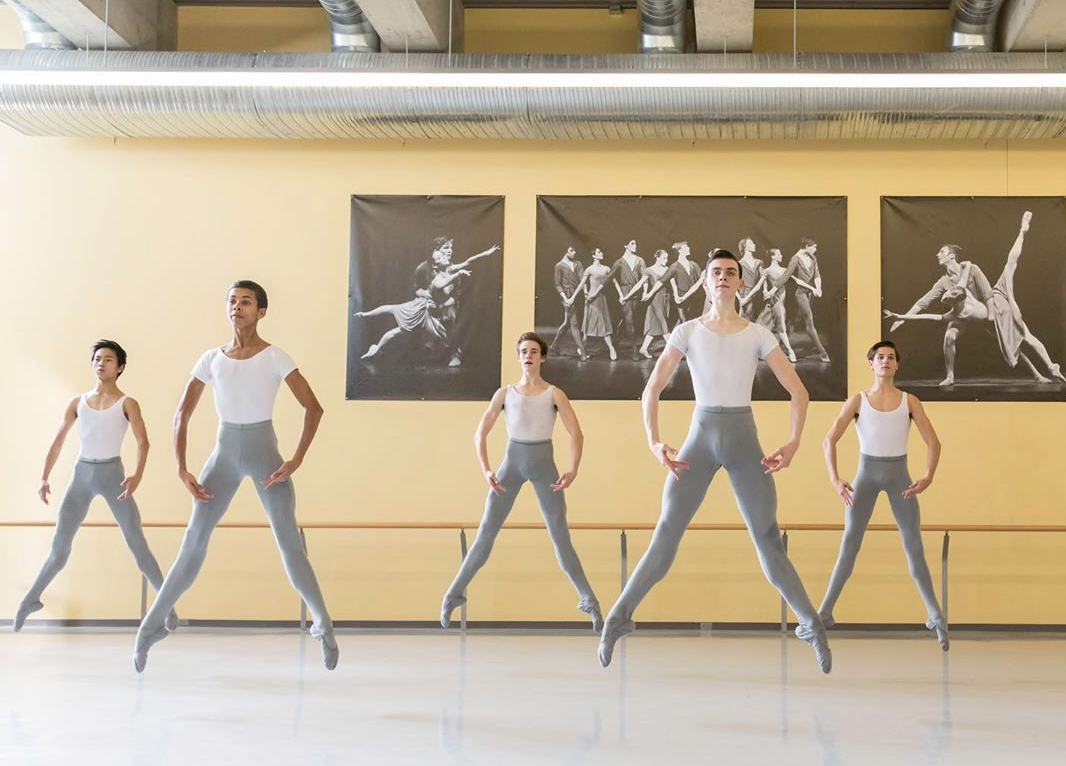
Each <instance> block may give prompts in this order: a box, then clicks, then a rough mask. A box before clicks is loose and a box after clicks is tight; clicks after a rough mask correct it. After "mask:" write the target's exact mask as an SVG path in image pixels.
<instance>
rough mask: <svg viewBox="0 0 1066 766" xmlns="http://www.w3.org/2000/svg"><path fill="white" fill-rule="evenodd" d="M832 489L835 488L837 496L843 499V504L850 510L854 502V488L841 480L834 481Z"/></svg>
mask: <svg viewBox="0 0 1066 766" xmlns="http://www.w3.org/2000/svg"><path fill="white" fill-rule="evenodd" d="M833 487H835V488H836V491H837V494H838V495H840V497H841V498H843V500H844V504H845V505H846V506H848V508H850V507H851V506H852V504H853V502H854V500H853V499H852V495H853V494H854V493H855V488H854V487H853V486H851V485H850V484H848V483H847V482H846V481H844V480H843V479H835V480H834V481H833Z"/></svg>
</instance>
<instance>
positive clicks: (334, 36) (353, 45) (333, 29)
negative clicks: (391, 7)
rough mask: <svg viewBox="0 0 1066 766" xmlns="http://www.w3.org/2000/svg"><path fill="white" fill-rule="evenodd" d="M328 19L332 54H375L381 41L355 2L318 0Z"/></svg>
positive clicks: (352, 0)
mask: <svg viewBox="0 0 1066 766" xmlns="http://www.w3.org/2000/svg"><path fill="white" fill-rule="evenodd" d="M319 2H320V3H321V4H322V7H323V8H324V9H325V10H326V15H327V16H328V17H329V35H330V43H331V46H332V50H333V52H334V53H340V52H345V53H377V52H379V51H380V50H381V40H380V39H379V38H378V33H377V32H375V31H374V27H373V26H371V24H370V21H368V20H367V18H366V14H365V13H363V10H362V9H361V8H360V7H359V3H357V2H356V1H355V0H319Z"/></svg>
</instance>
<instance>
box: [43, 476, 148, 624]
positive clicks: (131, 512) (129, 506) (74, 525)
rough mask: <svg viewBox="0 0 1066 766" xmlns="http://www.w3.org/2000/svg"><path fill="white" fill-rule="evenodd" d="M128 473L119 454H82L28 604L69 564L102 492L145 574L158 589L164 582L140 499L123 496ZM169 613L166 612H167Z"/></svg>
mask: <svg viewBox="0 0 1066 766" xmlns="http://www.w3.org/2000/svg"><path fill="white" fill-rule="evenodd" d="M125 477H126V474H125V471H124V470H123V468H122V459H121V458H118V457H113V458H109V459H107V460H86V459H85V458H79V459H78V462H77V463H75V464H74V475H73V476H71V478H70V484H69V486H67V491H66V492H64V493H63V499H62V500H61V501H60V503H59V511H58V512H57V513H56V532H55V536H54V537H53V538H52V551H51V553H50V554H49V555H48V560H47V561H45V562H44V566H43V567H41V573H40V574H39V575H37V579H36V580H35V581H34V583H33V585H32V586H30V589H29V591H27V593H26V596H25V597H24V598H23V599H22V601H23V603H24V604H31V603H33V602H35V601H40V600H41V594H42V593H44V589H45V588H47V587H48V585H49V583H51V582H52V580H53V579H55V576H56V575H57V574H59V572H60V570H62V569H63V567H64V566H66V564H67V559H68V558H70V548H71V544H72V543H73V542H74V535H75V534H77V532H78V528H79V527H81V523H82V522H83V521H85V517H86V515H88V513H89V505H90V503H92V501H93V498H95V497H97V496H98V495H99V496H101V497H103V498H104V500H106V501H107V504H108V505H109V506H110V507H111V513H113V514H114V515H115V521H117V522H118V526H119V529H121V530H122V535H123V537H125V538H126V545H128V546H129V548H130V551H132V553H133V558H134V559H135V560H136V561H137V568H138V569H140V570H141V572H142V573H143V574H144V576H145V579H147V580H148V582H149V583H151V585H152V587H153V588H155V589H156V590H157V591H158V590H159V588H160V586H161V585H162V584H163V573H162V572H161V571H160V570H159V564H158V563H157V562H156V560H155V556H153V555H152V551H151V550H149V549H148V541H147V540H145V539H144V531H143V530H142V529H141V514H140V511H138V510H137V503H135V502H134V501H133V498H132V497H131V498H128V499H126V500H119V499H118V496H119V495H121V494H122V491H123V487H122V480H123V479H124V478H125ZM163 614H164V615H166V612H164V613H163Z"/></svg>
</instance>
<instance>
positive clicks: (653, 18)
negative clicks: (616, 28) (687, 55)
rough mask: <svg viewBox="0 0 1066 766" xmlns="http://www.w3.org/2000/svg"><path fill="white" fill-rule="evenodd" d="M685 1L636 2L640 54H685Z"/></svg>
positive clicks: (654, 0)
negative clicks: (638, 18)
mask: <svg viewBox="0 0 1066 766" xmlns="http://www.w3.org/2000/svg"><path fill="white" fill-rule="evenodd" d="M686 5H687V3H686V2H685V0H637V12H638V13H639V14H640V26H639V29H638V34H639V36H640V37H639V42H638V48H637V50H639V51H640V52H641V53H684V52H685V6H686Z"/></svg>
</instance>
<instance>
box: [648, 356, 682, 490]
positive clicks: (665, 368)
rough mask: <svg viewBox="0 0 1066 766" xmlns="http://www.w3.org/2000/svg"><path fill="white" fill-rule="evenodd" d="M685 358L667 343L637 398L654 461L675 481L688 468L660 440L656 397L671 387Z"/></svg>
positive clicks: (673, 451)
mask: <svg viewBox="0 0 1066 766" xmlns="http://www.w3.org/2000/svg"><path fill="white" fill-rule="evenodd" d="M683 357H684V354H682V353H681V351H680V349H678V348H677V347H676V346H674V345H673V344H672V343H667V344H666V348H665V349H663V352H662V353H661V354H660V355H659V360H658V361H657V362H656V363H655V369H653V370H652V371H651V377H650V378H648V384H647V385H646V386H644V393H643V394H642V395H641V397H640V403H641V407H642V408H643V410H644V431H645V432H646V433H647V435H648V448H649V449H651V451H652V454H653V455H655V458H656V459H657V460H658V461H659V462H660V463H662V464H663V465H664V466H666V470H668V471H669V472H670V475H671V476H673V477H674V478H675V479H678V478H680V477H681V471H682V470H684V469H686V468H688V467H689V464H688V463H686V462H685V461H683V460H674V459H673V458H674V456H675V455H677V450H676V449H674V448H673V447H671V446H670V445H669V444H666V443H664V442H663V441H662V439H660V438H659V397H660V396H662V393H663V390H664V389H665V388H666V387H667V386H668V385H669V384H670V380H671V379H672V378H673V377H674V373H675V372H677V368H678V365H680V364H681V359H682V358H683Z"/></svg>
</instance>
